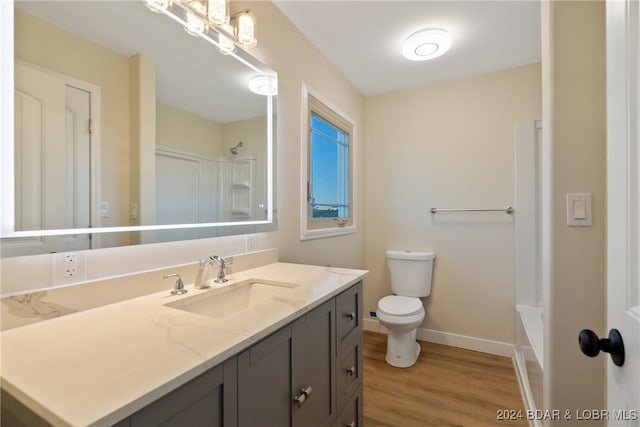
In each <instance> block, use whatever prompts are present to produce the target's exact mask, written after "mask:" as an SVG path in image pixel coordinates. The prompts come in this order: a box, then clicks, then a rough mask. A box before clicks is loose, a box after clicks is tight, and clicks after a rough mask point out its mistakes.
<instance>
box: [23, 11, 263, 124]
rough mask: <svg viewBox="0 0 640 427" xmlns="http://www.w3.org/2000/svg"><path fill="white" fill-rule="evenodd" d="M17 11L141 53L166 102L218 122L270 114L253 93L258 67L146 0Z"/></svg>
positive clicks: (130, 52)
mask: <svg viewBox="0 0 640 427" xmlns="http://www.w3.org/2000/svg"><path fill="white" fill-rule="evenodd" d="M15 7H16V8H17V9H20V10H22V11H23V12H26V13H28V14H30V15H33V16H35V17H37V18H39V19H42V20H45V21H47V22H49V23H50V24H52V25H54V26H56V27H59V28H62V29H64V30H66V31H69V32H71V33H74V34H76V35H78V36H80V37H81V38H84V39H87V40H89V41H91V42H94V43H97V44H99V45H101V46H103V47H107V48H109V49H111V50H113V51H115V52H117V53H119V54H121V55H124V56H125V57H129V56H131V55H134V54H136V53H142V54H144V55H146V56H148V57H149V58H152V59H153V61H154V63H155V71H156V90H157V93H156V95H157V99H158V100H159V101H161V102H164V103H166V104H169V105H172V106H174V107H178V108H180V109H183V110H186V111H190V112H192V113H194V114H197V115H200V116H202V117H207V118H209V119H212V120H214V121H216V122H219V123H227V122H233V121H238V120H245V119H249V118H253V117H261V116H264V115H265V114H266V110H267V101H266V97H264V96H261V95H256V94H254V93H252V92H250V91H249V89H248V82H249V79H250V78H251V77H253V76H255V75H256V74H258V73H257V71H256V69H255V68H250V67H248V66H246V65H245V64H243V63H241V62H240V61H237V60H235V59H234V58H233V57H232V56H230V55H221V54H219V53H218V52H217V51H216V49H215V47H213V46H212V45H211V44H209V43H207V42H206V41H205V40H203V39H201V38H199V37H193V36H190V35H188V34H187V33H186V32H185V31H184V29H183V27H182V26H181V25H179V24H178V23H176V22H173V21H172V20H171V19H169V18H168V17H166V16H163V15H161V14H158V13H152V12H150V11H149V10H148V9H147V8H146V7H145V6H144V4H143V2H141V1H109V0H107V1H50V0H48V1H31V0H29V1H16V2H15ZM47 43H49V41H47ZM239 56H242V55H241V53H239ZM247 58H248V56H245V58H244V59H247ZM251 62H252V63H253V64H255V65H256V66H258V67H259V68H260V69H261V70H267V68H266V67H264V66H263V65H262V64H258V62H257V61H256V60H251ZM212 76H215V78H212Z"/></svg>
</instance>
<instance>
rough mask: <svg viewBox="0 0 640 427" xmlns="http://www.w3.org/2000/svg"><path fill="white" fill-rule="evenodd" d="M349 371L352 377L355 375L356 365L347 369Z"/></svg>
mask: <svg viewBox="0 0 640 427" xmlns="http://www.w3.org/2000/svg"><path fill="white" fill-rule="evenodd" d="M347 373H348V374H349V376H350V377H352V376H354V375H355V374H356V367H355V366H352V367H350V368H348V369H347Z"/></svg>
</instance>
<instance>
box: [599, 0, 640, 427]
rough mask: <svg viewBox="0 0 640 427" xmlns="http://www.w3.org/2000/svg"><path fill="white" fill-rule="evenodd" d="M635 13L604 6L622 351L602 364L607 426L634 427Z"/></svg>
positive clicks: (638, 393)
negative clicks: (616, 360)
mask: <svg viewBox="0 0 640 427" xmlns="http://www.w3.org/2000/svg"><path fill="white" fill-rule="evenodd" d="M639 37H640V8H639V6H638V0H624V1H608V2H607V181H608V182H607V193H608V195H607V197H608V202H607V216H608V223H607V236H608V239H607V323H608V328H607V329H618V330H619V331H620V333H621V335H622V339H623V341H624V346H625V361H624V364H623V365H622V366H616V365H614V364H613V363H612V362H611V360H610V359H609V358H608V361H607V401H608V407H609V410H610V418H609V425H610V426H614V425H615V426H640V419H639V418H640V414H639V411H640V280H639V269H640V247H639V245H640V135H639V129H638V128H639V123H640V108H639V104H640V102H639V101H640V77H639V73H640V41H639Z"/></svg>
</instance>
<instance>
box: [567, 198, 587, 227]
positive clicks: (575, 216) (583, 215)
mask: <svg viewBox="0 0 640 427" xmlns="http://www.w3.org/2000/svg"><path fill="white" fill-rule="evenodd" d="M591 218H592V212H591V193H568V194H567V225H568V226H570V227H590V226H591V225H592V219H591Z"/></svg>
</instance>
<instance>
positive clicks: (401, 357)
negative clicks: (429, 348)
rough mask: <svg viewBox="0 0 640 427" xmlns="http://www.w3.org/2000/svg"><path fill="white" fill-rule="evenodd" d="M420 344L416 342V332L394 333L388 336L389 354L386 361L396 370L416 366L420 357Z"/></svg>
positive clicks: (390, 332)
mask: <svg viewBox="0 0 640 427" xmlns="http://www.w3.org/2000/svg"><path fill="white" fill-rule="evenodd" d="M420 350H421V348H420V344H418V342H417V341H416V330H415V329H413V330H411V331H409V332H392V331H389V332H388V335H387V354H386V355H385V358H384V360H386V362H387V363H388V364H389V365H391V366H395V367H396V368H408V367H410V366H413V365H415V363H416V361H417V360H418V356H419V355H420Z"/></svg>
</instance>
